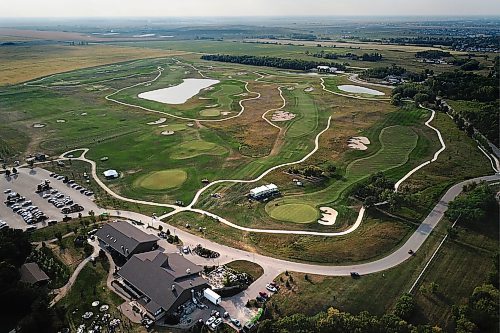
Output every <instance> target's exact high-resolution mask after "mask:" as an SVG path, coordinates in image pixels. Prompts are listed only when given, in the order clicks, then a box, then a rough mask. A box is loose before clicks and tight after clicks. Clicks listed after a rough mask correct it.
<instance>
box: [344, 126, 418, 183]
mask: <svg viewBox="0 0 500 333" xmlns="http://www.w3.org/2000/svg"><path fill="white" fill-rule="evenodd" d="M417 140H418V135H417V133H415V132H414V131H413V130H412V129H411V128H410V127H405V126H398V125H396V126H391V127H386V128H384V129H383V130H382V132H381V133H380V142H381V144H382V148H381V149H380V150H379V151H378V152H377V153H375V154H374V155H372V156H369V157H366V158H362V159H359V160H356V161H354V162H353V163H351V164H350V165H349V166H348V167H347V176H348V177H353V178H359V177H363V176H367V175H371V174H373V173H376V172H380V171H386V170H388V169H391V168H395V167H397V166H400V165H403V164H405V163H406V162H407V161H408V156H409V155H410V153H411V151H412V150H413V148H415V146H416V145H417Z"/></svg>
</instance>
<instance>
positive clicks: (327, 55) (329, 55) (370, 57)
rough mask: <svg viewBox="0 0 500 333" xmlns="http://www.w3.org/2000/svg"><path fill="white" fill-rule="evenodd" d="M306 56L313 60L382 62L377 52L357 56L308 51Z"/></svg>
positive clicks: (353, 54)
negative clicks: (313, 58) (311, 52)
mask: <svg viewBox="0 0 500 333" xmlns="http://www.w3.org/2000/svg"><path fill="white" fill-rule="evenodd" d="M306 54H308V55H311V56H313V57H315V58H324V59H333V60H335V59H342V58H343V59H349V60H359V61H370V62H376V61H380V60H382V54H380V53H378V52H373V53H363V54H362V55H358V54H355V53H351V52H348V53H343V54H342V53H330V52H325V51H321V52H319V53H313V54H310V53H309V51H307V52H306Z"/></svg>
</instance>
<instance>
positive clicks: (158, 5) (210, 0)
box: [0, 0, 500, 18]
mask: <svg viewBox="0 0 500 333" xmlns="http://www.w3.org/2000/svg"><path fill="white" fill-rule="evenodd" d="M289 15H291V16H317V15H318V16H319V15H322V16H323V15H325V16H342V15H350V16H352V15H360V16H392V15H405V16H406V15H411V16H425V15H453V16H466V15H500V1H499V0H475V1H470V0H176V1H172V0H0V17H9V18H21V17H171V16H177V17H186V16H289Z"/></svg>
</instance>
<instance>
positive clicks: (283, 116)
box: [271, 110, 295, 121]
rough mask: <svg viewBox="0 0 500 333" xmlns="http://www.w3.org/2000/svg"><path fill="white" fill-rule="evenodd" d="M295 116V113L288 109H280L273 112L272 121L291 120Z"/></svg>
mask: <svg viewBox="0 0 500 333" xmlns="http://www.w3.org/2000/svg"><path fill="white" fill-rule="evenodd" d="M293 118H295V114H293V113H291V112H288V111H283V110H278V111H275V112H274V113H273V115H272V117H271V121H289V120H292V119H293Z"/></svg>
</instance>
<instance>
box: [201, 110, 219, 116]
mask: <svg viewBox="0 0 500 333" xmlns="http://www.w3.org/2000/svg"><path fill="white" fill-rule="evenodd" d="M200 115H201V116H204V117H218V116H220V110H217V109H206V110H201V111H200Z"/></svg>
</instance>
